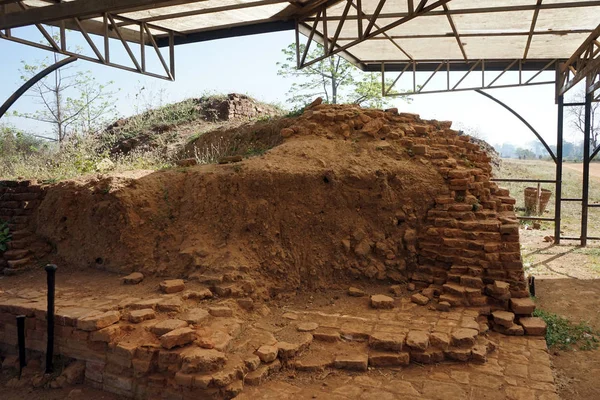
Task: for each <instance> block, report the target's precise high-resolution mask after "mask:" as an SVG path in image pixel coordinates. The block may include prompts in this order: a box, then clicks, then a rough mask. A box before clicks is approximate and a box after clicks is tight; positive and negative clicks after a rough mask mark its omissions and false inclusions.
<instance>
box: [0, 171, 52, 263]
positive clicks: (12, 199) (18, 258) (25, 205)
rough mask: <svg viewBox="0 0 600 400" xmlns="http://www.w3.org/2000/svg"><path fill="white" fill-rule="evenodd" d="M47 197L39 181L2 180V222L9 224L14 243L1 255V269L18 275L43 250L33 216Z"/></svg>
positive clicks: (0, 185) (0, 187)
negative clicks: (35, 230)
mask: <svg viewBox="0 0 600 400" xmlns="http://www.w3.org/2000/svg"><path fill="white" fill-rule="evenodd" d="M43 198H44V190H43V188H42V186H40V185H39V184H38V183H37V182H35V181H18V182H17V181H0V221H2V222H6V223H8V228H9V231H10V234H11V241H10V242H8V245H7V250H6V251H5V252H0V270H1V271H3V272H4V274H7V275H9V274H11V273H15V272H16V271H18V270H19V269H22V268H24V267H26V266H27V265H28V264H30V263H31V262H32V261H34V260H35V258H36V257H37V256H39V255H40V254H39V253H40V251H41V252H42V253H43V250H42V249H40V248H39V246H36V245H35V244H34V243H35V234H34V228H33V227H32V218H31V217H32V215H34V213H35V210H36V208H37V207H38V206H39V204H40V203H41V201H42V199H43Z"/></svg>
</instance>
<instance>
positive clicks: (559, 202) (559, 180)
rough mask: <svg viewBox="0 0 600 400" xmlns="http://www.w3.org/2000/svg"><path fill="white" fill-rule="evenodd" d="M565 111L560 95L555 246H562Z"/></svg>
mask: <svg viewBox="0 0 600 400" xmlns="http://www.w3.org/2000/svg"><path fill="white" fill-rule="evenodd" d="M564 110H565V107H564V96H563V95H560V96H558V125H557V129H556V186H555V192H556V195H555V196H554V244H560V218H561V208H562V168H563V122H564Z"/></svg>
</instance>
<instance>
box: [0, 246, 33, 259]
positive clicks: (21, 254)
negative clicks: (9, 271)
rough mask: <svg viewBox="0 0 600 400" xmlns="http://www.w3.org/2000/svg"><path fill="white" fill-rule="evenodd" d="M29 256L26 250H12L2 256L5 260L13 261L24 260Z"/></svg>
mask: <svg viewBox="0 0 600 400" xmlns="http://www.w3.org/2000/svg"><path fill="white" fill-rule="evenodd" d="M30 254H31V252H30V251H29V250H28V249H14V250H7V251H5V252H4V254H3V255H2V256H3V257H4V259H5V260H8V261H14V260H21V259H24V258H26V257H27V256H28V255H30Z"/></svg>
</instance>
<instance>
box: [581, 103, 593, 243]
mask: <svg viewBox="0 0 600 400" xmlns="http://www.w3.org/2000/svg"><path fill="white" fill-rule="evenodd" d="M591 119H592V95H591V94H590V93H586V95H585V120H584V129H583V183H582V185H583V190H582V195H581V198H582V201H581V246H583V247H585V246H586V245H587V239H588V238H587V235H588V211H589V201H590V195H589V194H590V135H591Z"/></svg>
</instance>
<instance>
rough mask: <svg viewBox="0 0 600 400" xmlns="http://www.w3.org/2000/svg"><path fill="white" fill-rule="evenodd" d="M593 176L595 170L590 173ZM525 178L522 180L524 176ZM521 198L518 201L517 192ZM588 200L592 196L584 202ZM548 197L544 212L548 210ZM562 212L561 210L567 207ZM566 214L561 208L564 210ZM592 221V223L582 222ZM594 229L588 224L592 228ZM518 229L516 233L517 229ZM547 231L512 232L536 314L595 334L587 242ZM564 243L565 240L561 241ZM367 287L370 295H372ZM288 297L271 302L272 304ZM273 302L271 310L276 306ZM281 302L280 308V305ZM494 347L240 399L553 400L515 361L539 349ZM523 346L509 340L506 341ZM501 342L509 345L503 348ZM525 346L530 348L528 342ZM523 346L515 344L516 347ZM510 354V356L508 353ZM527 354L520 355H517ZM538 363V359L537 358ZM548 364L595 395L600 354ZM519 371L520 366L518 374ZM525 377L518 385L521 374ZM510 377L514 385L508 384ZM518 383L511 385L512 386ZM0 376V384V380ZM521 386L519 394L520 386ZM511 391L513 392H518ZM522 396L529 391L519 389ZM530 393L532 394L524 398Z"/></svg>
mask: <svg viewBox="0 0 600 400" xmlns="http://www.w3.org/2000/svg"><path fill="white" fill-rule="evenodd" d="M572 167H573V168H567V169H568V170H569V171H568V172H567V176H568V177H569V180H567V181H566V186H569V187H570V188H569V189H567V190H569V191H570V192H567V194H566V195H568V196H569V197H576V196H577V194H576V190H577V186H576V184H575V183H576V182H579V181H580V174H579V173H578V171H576V169H577V166H575V165H573V166H572ZM598 170H599V172H600V168H598ZM532 171H534V172H535V173H537V174H538V176H537V177H539V178H545V179H546V178H551V177H552V173H553V164H551V163H546V162H539V161H533V162H526V161H509V162H505V163H504V166H503V170H502V172H503V173H504V175H500V176H503V177H507V176H508V177H525V176H527V175H523V172H532ZM530 176H531V175H530ZM592 179H593V180H592V188H591V189H592V192H591V193H592V200H593V201H597V200H600V190H598V189H597V188H600V178H598V177H595V175H594V173H593V174H592ZM520 193H521V194H520ZM513 196H514V197H516V198H517V200H518V201H519V202H522V192H519V191H518V188H515V189H514V191H513ZM594 196H596V197H594ZM552 202H553V200H551V204H550V207H549V209H550V210H549V212H550V213H551V212H553V211H552V210H553V206H552ZM569 207H570V206H569ZM574 209H575V208H573V209H571V208H566V210H567V211H573V210H574ZM563 215H565V217H566V220H567V221H566V223H565V225H564V226H565V227H566V228H567V229H573V230H575V229H576V228H577V225H578V222H577V220H576V219H577V216H576V215H574V213H573V212H565V209H563ZM592 218H594V217H593V216H592ZM594 225H595V224H594V223H592V224H591V226H592V227H594ZM524 228H525V227H524ZM551 234H553V227H552V225H551V224H542V230H527V229H522V230H521V242H522V254H523V258H524V263H525V265H526V270H527V271H526V272H527V273H528V274H533V275H535V276H536V277H538V279H537V280H536V289H537V291H536V299H537V300H536V301H537V303H538V306H539V308H541V309H543V310H546V311H549V312H554V313H557V314H560V315H563V316H565V317H567V318H569V319H570V320H572V321H574V322H586V323H588V324H589V325H590V326H592V327H593V328H594V329H596V330H600V312H599V309H598V304H599V301H600V280H599V279H600V248H599V247H594V245H592V246H590V247H588V248H585V249H582V248H578V247H574V246H569V245H560V246H555V245H552V244H551V243H548V242H545V241H544V240H543V238H544V236H546V235H551ZM567 243H568V244H571V243H572V242H567ZM57 277H58V278H57V286H58V287H59V288H61V290H62V293H63V294H68V295H70V296H73V297H77V298H84V299H85V298H88V299H94V298H96V299H101V298H103V297H104V296H106V295H108V294H109V293H110V294H113V295H114V294H115V293H116V292H120V291H124V293H125V291H126V292H127V294H128V295H131V296H136V297H137V296H139V297H144V296H148V295H151V294H152V293H155V291H156V286H157V285H158V282H159V281H160V279H150V278H147V279H146V280H145V281H144V283H145V284H144V285H140V286H134V287H131V286H129V287H126V288H124V287H123V286H122V285H120V284H119V283H118V278H119V275H116V274H111V273H108V272H105V271H96V270H90V269H89V268H87V267H86V268H80V269H68V268H63V269H61V270H60V273H59V274H58V275H57ZM23 286H26V287H28V288H30V289H32V290H36V289H37V290H43V288H44V287H45V276H44V274H43V273H29V274H25V275H21V276H17V277H4V278H0V290H10V289H11V288H15V287H23ZM371 290H378V289H377V288H373V289H371ZM290 301H291V300H289V299H282V300H280V302H279V303H276V304H279V306H283V305H285V304H288V303H289V302H290ZM340 301H342V300H339V299H335V298H334V296H324V295H316V296H314V297H311V296H309V295H304V296H297V297H295V299H294V300H293V303H294V304H302V305H303V307H305V308H307V309H308V308H314V309H318V310H322V309H324V308H325V309H327V308H331V307H334V305H335V304H336V303H339V302H340ZM276 304H274V305H273V306H274V308H277V305H276ZM288 305H289V304H288ZM498 340H499V342H500V348H499V350H498V351H497V352H496V353H494V355H493V356H492V357H491V359H490V361H489V362H488V363H487V364H485V365H483V366H479V365H462V364H442V365H436V366H418V365H411V366H410V367H408V368H403V369H396V370H394V369H386V370H381V369H380V370H373V371H369V372H368V373H366V374H354V373H346V372H342V371H330V372H325V373H322V374H310V375H309V374H307V373H297V374H296V373H295V374H290V373H287V372H285V371H284V372H281V373H279V374H278V375H276V376H274V377H273V378H272V379H271V380H270V382H268V383H267V384H265V385H262V386H260V387H258V388H257V389H252V388H249V389H248V390H247V391H246V392H244V393H243V394H242V396H241V397H240V398H241V399H249V398H252V399H256V400H259V399H267V398H268V399H285V398H289V399H296V398H298V399H301V398H323V399H375V398H376V399H378V400H379V399H381V400H383V399H388V398H389V399H394V398H415V399H440V400H441V399H446V398H450V397H449V395H450V396H451V398H453V399H454V398H456V399H521V398H522V399H529V398H531V399H535V400H549V399H554V398H556V397H553V395H552V394H551V393H550V391H551V387H550V386H548V385H549V382H546V383H544V382H543V379H546V380H547V378H548V376H546V377H545V378H543V379H541V381H540V382H538V385H539V386H537V387H532V386H531V385H532V384H535V383H532V382H534V381H535V380H536V379H535V378H532V371H534V372H533V376H536V375H538V376H537V377H538V378H541V377H542V375H543V374H536V372H535V371H536V368H538V367H539V366H540V365H542V366H544V364H547V361H546V359H544V358H543V357H541V358H537V359H535V361H534V360H533V359H532V358H530V357H529V358H528V356H525V357H523V355H522V354H523V352H524V351H525V354H529V356H531V353H532V352H533V353H536V352H537V351H533V350H539V349H538V348H537V347H536V346H539V342H527V339H524V338H506V337H500V338H499V339H498ZM519 340H522V341H526V342H523V343H515V341H519ZM507 341H513V342H511V343H510V345H509V343H508V342H507ZM532 343H533V344H532ZM521 346H525V347H521ZM515 352H517V353H519V354H516V353H515ZM527 352H528V353H527ZM540 360H541V361H540ZM550 362H551V366H552V369H553V372H554V376H555V378H556V382H557V386H558V389H559V395H560V398H561V399H563V400H594V399H598V398H600V389H599V388H598V385H597V377H598V376H599V375H600V350H594V351H561V350H557V349H551V350H550ZM514 364H520V365H529V367H526V368H525V371H526V372H524V373H523V372H521V373H522V374H523V376H521V377H519V376H516V377H515V376H513V374H518V373H519V372H518V371H519V367H514ZM521 371H522V369H521ZM524 374H528V375H527V379H526V380H525V375H524ZM515 379H516V380H517V381H516V382H517V384H518V386H515V385H514V383H515ZM519 379H522V382H521V383H520V382H519V381H518V380H519ZM5 381H6V380H5V379H3V378H0V387H1V386H3V384H4V383H5ZM527 385H530V386H529V388H527V387H526V386H527ZM519 388H520V389H521V390H520V391H519ZM72 389H73V388H67V389H62V390H57V391H34V392H31V391H28V390H25V391H23V389H7V388H5V387H3V388H2V398H3V399H5V398H6V399H8V400H13V399H15V400H16V399H22V398H32V399H33V398H35V399H42V400H51V399H52V400H53V399H63V398H67V396H69V393H70V392H71V390H72ZM78 389H82V393H79V394H78V393H75V394H74V395H72V396H71V397H73V398H85V399H90V400H100V399H106V400H113V399H117V398H118V397H116V396H113V395H110V394H106V393H103V392H98V391H94V390H93V389H91V388H87V387H78ZM528 390H529V391H528ZM531 390H533V392H531Z"/></svg>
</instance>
